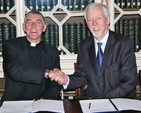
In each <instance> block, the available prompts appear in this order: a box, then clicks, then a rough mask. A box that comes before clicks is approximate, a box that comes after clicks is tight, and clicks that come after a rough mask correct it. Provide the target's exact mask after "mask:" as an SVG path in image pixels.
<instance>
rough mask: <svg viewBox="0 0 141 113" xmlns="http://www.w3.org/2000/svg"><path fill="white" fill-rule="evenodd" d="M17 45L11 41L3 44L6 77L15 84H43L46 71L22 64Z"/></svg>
mask: <svg viewBox="0 0 141 113" xmlns="http://www.w3.org/2000/svg"><path fill="white" fill-rule="evenodd" d="M15 45H16V43H15V42H12V43H11V42H9V41H6V42H5V43H3V53H2V55H3V69H4V72H6V76H8V77H9V78H10V79H12V80H13V81H15V82H21V83H22V82H23V83H24V82H26V83H35V84H41V82H42V78H43V77H44V76H43V75H44V70H43V69H41V68H33V67H30V66H28V65H27V64H26V63H21V59H20V57H21V56H20V51H19V50H18V47H17V46H15ZM35 75H36V76H35Z"/></svg>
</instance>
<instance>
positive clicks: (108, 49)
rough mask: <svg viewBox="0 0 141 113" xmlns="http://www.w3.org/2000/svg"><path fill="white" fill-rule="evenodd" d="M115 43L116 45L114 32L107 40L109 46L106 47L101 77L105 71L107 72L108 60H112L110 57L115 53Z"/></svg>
mask: <svg viewBox="0 0 141 113" xmlns="http://www.w3.org/2000/svg"><path fill="white" fill-rule="evenodd" d="M114 43H115V38H114V35H113V34H112V32H111V31H110V32H109V38H108V40H107V44H106V47H105V51H104V57H103V62H102V67H101V75H103V71H104V70H105V68H106V66H107V64H108V61H109V60H108V59H109V58H110V55H111V54H112V52H113V49H114V46H113V45H114Z"/></svg>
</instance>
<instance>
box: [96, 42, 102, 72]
mask: <svg viewBox="0 0 141 113" xmlns="http://www.w3.org/2000/svg"><path fill="white" fill-rule="evenodd" d="M97 45H98V52H97V67H98V75H100V68H101V64H102V59H103V52H102V49H101V45H102V43H101V42H99V43H97Z"/></svg>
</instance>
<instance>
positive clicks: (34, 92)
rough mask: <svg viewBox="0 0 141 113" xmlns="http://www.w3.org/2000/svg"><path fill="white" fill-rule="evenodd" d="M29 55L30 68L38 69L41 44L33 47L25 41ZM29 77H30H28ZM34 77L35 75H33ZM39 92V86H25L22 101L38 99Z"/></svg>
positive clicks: (28, 84)
mask: <svg viewBox="0 0 141 113" xmlns="http://www.w3.org/2000/svg"><path fill="white" fill-rule="evenodd" d="M27 44H28V48H29V53H30V56H29V57H30V58H29V59H30V63H29V64H30V66H31V67H34V68H40V64H41V63H40V57H41V54H40V52H41V51H40V50H41V44H42V42H40V43H38V44H36V45H35V47H34V46H31V43H30V42H29V41H28V40H27ZM29 76H30V75H29ZM35 76H36V75H35ZM39 90H40V84H30V83H27V84H26V88H25V91H24V93H23V95H22V97H21V98H22V99H23V100H31V99H39Z"/></svg>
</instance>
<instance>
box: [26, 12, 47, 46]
mask: <svg viewBox="0 0 141 113" xmlns="http://www.w3.org/2000/svg"><path fill="white" fill-rule="evenodd" d="M23 29H24V32H25V33H26V36H27V38H28V39H29V40H30V41H31V42H35V43H36V42H39V41H40V40H41V35H42V32H44V31H45V30H46V25H45V24H43V18H42V16H41V15H38V14H28V15H27V18H26V22H25V24H23Z"/></svg>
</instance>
